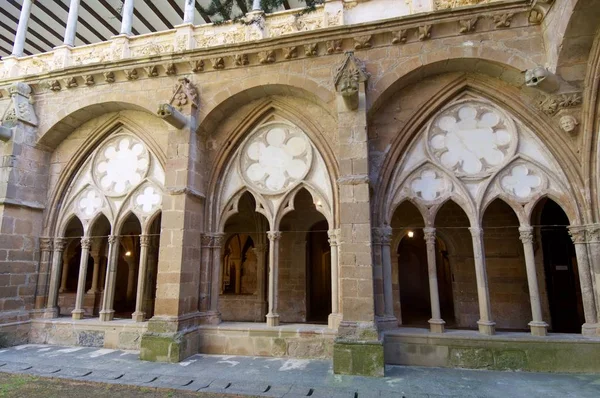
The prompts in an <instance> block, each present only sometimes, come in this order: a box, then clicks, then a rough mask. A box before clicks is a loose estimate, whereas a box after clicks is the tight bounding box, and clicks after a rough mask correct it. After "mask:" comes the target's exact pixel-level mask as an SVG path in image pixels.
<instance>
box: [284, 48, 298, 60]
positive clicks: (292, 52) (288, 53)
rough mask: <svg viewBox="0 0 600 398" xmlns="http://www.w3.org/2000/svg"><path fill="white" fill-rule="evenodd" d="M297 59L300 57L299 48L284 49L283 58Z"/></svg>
mask: <svg viewBox="0 0 600 398" xmlns="http://www.w3.org/2000/svg"><path fill="white" fill-rule="evenodd" d="M297 57H298V47H297V46H292V47H284V48H283V58H285V59H292V58H297Z"/></svg>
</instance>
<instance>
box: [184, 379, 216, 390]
mask: <svg viewBox="0 0 600 398" xmlns="http://www.w3.org/2000/svg"><path fill="white" fill-rule="evenodd" d="M212 382H213V380H212V379H206V380H201V379H194V381H193V382H191V383H190V384H188V385H186V386H180V387H178V389H181V390H188V391H200V390H202V389H205V388H207V387H208V386H210V383H212Z"/></svg>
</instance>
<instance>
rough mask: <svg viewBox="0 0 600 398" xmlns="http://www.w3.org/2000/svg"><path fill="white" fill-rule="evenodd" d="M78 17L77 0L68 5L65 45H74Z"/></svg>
mask: <svg viewBox="0 0 600 398" xmlns="http://www.w3.org/2000/svg"><path fill="white" fill-rule="evenodd" d="M78 17H79V0H71V4H70V5H69V16H68V17H67V28H66V30H65V41H64V43H65V45H67V46H70V47H73V46H74V45H75V34H76V33H77V18H78Z"/></svg>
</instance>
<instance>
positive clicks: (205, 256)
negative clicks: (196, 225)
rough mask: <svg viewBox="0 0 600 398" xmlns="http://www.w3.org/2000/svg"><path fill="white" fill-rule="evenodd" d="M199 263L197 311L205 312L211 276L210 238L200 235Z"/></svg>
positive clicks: (208, 305)
mask: <svg viewBox="0 0 600 398" xmlns="http://www.w3.org/2000/svg"><path fill="white" fill-rule="evenodd" d="M200 246H201V250H202V252H201V256H200V258H201V263H200V272H201V273H202V275H201V276H200V295H199V297H198V311H200V312H207V311H208V310H209V309H210V285H211V284H210V280H211V275H212V272H211V270H212V261H211V260H212V236H211V235H209V234H202V237H201V238H200Z"/></svg>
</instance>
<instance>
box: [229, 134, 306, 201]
mask: <svg viewBox="0 0 600 398" xmlns="http://www.w3.org/2000/svg"><path fill="white" fill-rule="evenodd" d="M311 162H312V146H311V144H310V142H309V140H308V138H307V137H306V135H305V134H304V133H303V132H302V131H300V130H299V129H298V128H296V127H294V126H291V125H288V124H285V123H280V122H274V123H267V124H265V125H263V126H261V127H260V128H259V129H258V130H257V131H256V132H255V133H254V134H253V135H252V136H251V137H250V139H248V141H246V143H245V144H244V145H243V147H242V152H241V156H240V172H241V175H242V178H243V179H244V180H245V181H246V183H247V184H248V185H249V186H251V187H253V188H254V189H256V190H257V191H259V192H261V193H263V194H267V195H274V194H279V193H282V192H285V191H287V190H289V189H291V188H292V187H293V186H295V185H296V184H297V183H299V182H300V181H302V179H304V177H305V176H306V174H308V171H309V170H310V167H311Z"/></svg>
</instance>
